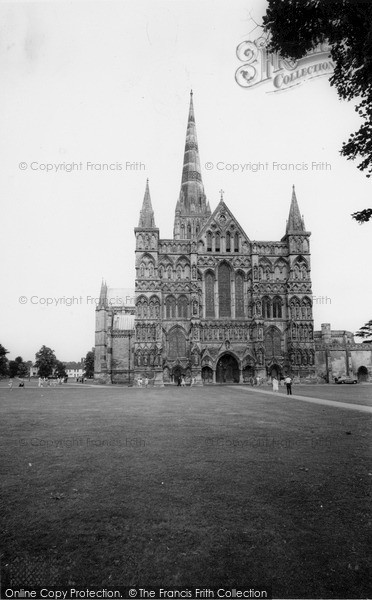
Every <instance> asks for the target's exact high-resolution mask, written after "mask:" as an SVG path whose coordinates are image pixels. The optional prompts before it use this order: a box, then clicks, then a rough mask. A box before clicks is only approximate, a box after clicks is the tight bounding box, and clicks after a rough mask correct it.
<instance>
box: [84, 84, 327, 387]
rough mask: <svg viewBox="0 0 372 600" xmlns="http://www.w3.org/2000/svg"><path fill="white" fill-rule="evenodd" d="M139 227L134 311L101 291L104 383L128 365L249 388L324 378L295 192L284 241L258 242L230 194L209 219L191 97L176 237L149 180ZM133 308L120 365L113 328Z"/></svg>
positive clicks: (157, 378) (166, 378)
mask: <svg viewBox="0 0 372 600" xmlns="http://www.w3.org/2000/svg"><path fill="white" fill-rule="evenodd" d="M134 231H135V238H136V247H135V269H136V275H135V302H134V304H135V306H133V307H129V308H128V307H127V308H126V309H123V308H120V307H111V308H110V310H111V312H110V311H107V310H104V308H103V307H104V304H105V294H106V296H107V289H106V290H105V289H103V290H101V295H102V302H101V305H102V306H101V308H100V307H98V308H97V315H98V316H97V327H96V330H97V331H96V378H97V380H100V381H117V380H119V379H120V376H119V374H118V372H119V371H120V368H121V371H122V376H121V377H122V379H121V380H122V381H125V380H126V379H125V375H123V374H124V373H125V370H126V369H127V371H129V377H128V379H131V381H133V379H134V380H138V379H140V378H148V379H149V380H150V381H151V383H153V384H154V385H163V384H164V383H170V382H176V381H178V380H179V379H180V378H181V377H182V376H184V377H185V378H186V380H189V381H191V380H192V381H193V383H194V384H202V383H224V382H226V383H228V382H231V383H232V382H236V383H242V382H244V381H249V380H251V378H253V377H260V378H262V379H266V378H268V377H270V376H274V375H275V376H283V375H285V374H287V373H288V374H291V375H292V376H295V377H300V378H307V379H309V380H316V376H317V366H316V364H317V360H316V356H315V350H316V349H315V342H314V322H313V306H312V305H313V302H312V288H311V271H310V243H309V238H310V232H308V231H306V229H305V225H304V221H303V218H302V217H301V214H300V211H299V207H298V203H297V199H296V194H295V190H294V188H293V191H292V199H291V204H290V210H289V217H288V221H287V226H286V232H285V235H284V236H283V238H282V239H281V240H280V241H253V240H251V239H250V238H249V237H248V235H247V233H246V232H245V231H244V230H243V229H242V227H241V226H240V224H239V222H238V220H237V219H236V217H235V216H234V215H233V214H232V212H231V211H230V209H229V208H228V206H227V205H226V204H225V202H224V199H223V193H222V192H221V199H220V201H219V204H218V205H217V207H216V209H215V210H214V212H213V213H211V209H210V206H209V203H208V201H207V199H206V195H205V193H204V187H203V182H202V176H201V169H200V161H199V150H198V143H197V136H196V129H195V118H194V108H193V101H192V96H191V100H190V110H189V117H188V124H187V132H186V144H185V153H184V164H183V171H182V181H181V191H180V195H179V199H178V201H177V204H176V210H175V220H174V232H173V239H162V238H160V235H159V229H158V228H157V227H156V226H155V218H154V212H153V209H152V205H151V198H150V191H149V184H148V182H147V184H146V191H145V196H144V200H143V206H142V210H141V212H140V219H139V224H138V227H136V228H135V230H134ZM125 311H126V313H127V321H126V323H127V325H126V326H127V329H126V330H125V329H124V330H123V333H122V346H121V350H120V352H119V354H120V356H123V360H122V362H121V365H120V359H119V361H118V360H116V362H115V358H114V356H115V350H113V349H112V346H113V344H114V340H115V336H117V335H119V332H115V327H114V322H115V314H120V313H121V314H124V313H125ZM130 319H131V321H130ZM102 340H103V341H102ZM123 340H124V341H123ZM124 347H125V348H126V350H127V351H126V352H125V350H124ZM102 357H104V360H103V358H102ZM127 358H128V365H129V367H128V368H127V367H126V366H125V361H126V360H127ZM110 360H111V364H112V365H114V367H113V369H111V373H110V368H109V361H110ZM115 369H116V371H115ZM112 373H114V375H113V374H112ZM118 378H119V379H118Z"/></svg>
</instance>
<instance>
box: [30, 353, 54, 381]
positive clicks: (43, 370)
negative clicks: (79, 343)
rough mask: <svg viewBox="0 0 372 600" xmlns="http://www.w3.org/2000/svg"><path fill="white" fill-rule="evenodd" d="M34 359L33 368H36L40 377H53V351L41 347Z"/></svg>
mask: <svg viewBox="0 0 372 600" xmlns="http://www.w3.org/2000/svg"><path fill="white" fill-rule="evenodd" d="M35 358H36V361H35V366H36V367H37V368H38V371H39V376H40V377H50V375H53V372H54V369H55V367H56V363H57V358H56V355H55V354H54V350H51V349H50V348H48V347H47V346H42V347H41V348H40V350H39V352H36V355H35Z"/></svg>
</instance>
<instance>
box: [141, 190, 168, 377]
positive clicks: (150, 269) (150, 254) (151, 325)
mask: <svg viewBox="0 0 372 600" xmlns="http://www.w3.org/2000/svg"><path fill="white" fill-rule="evenodd" d="M134 234H135V237H136V250H135V256H136V260H135V266H136V283H135V304H136V317H135V344H134V373H135V377H137V379H138V378H139V377H140V376H141V374H142V373H143V374H144V376H147V377H148V378H149V379H152V380H153V381H154V384H155V385H163V377H162V359H161V353H162V331H161V314H160V307H161V302H160V294H161V286H160V278H159V229H158V228H157V227H156V225H155V218H154V211H153V209H152V205H151V197H150V188H149V180H147V182H146V189H145V196H144V198H143V203H142V209H141V212H140V218H139V223H138V227H136V228H135V230H134Z"/></svg>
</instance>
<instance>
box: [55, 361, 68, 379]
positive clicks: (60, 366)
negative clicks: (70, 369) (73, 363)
mask: <svg viewBox="0 0 372 600" xmlns="http://www.w3.org/2000/svg"><path fill="white" fill-rule="evenodd" d="M54 373H55V375H56V376H57V377H67V373H66V365H65V364H64V363H63V362H62V361H60V360H57V361H56V364H55V372H54Z"/></svg>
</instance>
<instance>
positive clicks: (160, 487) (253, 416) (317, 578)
mask: <svg viewBox="0 0 372 600" xmlns="http://www.w3.org/2000/svg"><path fill="white" fill-rule="evenodd" d="M339 387H341V386H339ZM345 387H346V386H345ZM349 388H352V389H348V392H347V393H348V394H349V395H350V396H351V395H352V394H353V393H354V392H355V390H356V389H357V388H358V386H349ZM311 389H312V388H311ZM311 389H310V392H311ZM336 391H337V390H336ZM296 393H297V391H296ZM312 393H313V394H314V392H312ZM342 393H344V392H342ZM314 395H315V394H314ZM334 399H336V396H335V397H334ZM348 401H350V399H348ZM0 409H1V425H0V427H1V432H0V433H1V435H0V439H1V444H2V449H1V450H2V451H1V456H2V458H1V460H2V463H3V464H2V472H3V476H2V479H1V487H2V498H3V503H2V507H1V516H2V527H1V540H2V564H3V565H5V569H7V568H10V567H11V565H12V564H15V562H17V561H26V562H27V561H28V564H31V565H32V564H35V565H37V564H40V561H41V562H42V561H46V560H49V561H50V560H51V559H53V560H54V564H55V565H57V567H56V568H57V575H55V576H56V577H57V578H58V583H60V584H61V585H62V584H64V585H76V586H79V587H83V586H84V585H85V586H87V585H97V586H100V587H105V586H106V587H111V588H112V587H115V586H130V585H138V586H146V585H148V586H157V585H161V586H163V587H165V586H169V587H170V586H190V585H192V586H197V587H215V586H217V585H220V584H221V585H223V586H225V587H227V586H231V587H237V586H240V587H242V586H250V587H254V586H255V585H256V587H258V586H259V585H260V586H261V587H264V585H270V584H271V585H272V590H273V596H274V597H275V598H366V597H371V594H372V589H371V578H370V571H369V565H370V558H371V557H370V554H369V553H370V549H369V543H368V542H369V541H370V526H371V517H370V508H371V498H370V490H371V481H372V477H371V473H372V467H371V464H370V442H371V436H370V425H371V424H370V421H371V417H370V415H367V414H362V413H359V412H357V411H355V412H354V411H352V410H343V409H342V408H340V409H339V408H331V407H327V406H319V405H314V404H310V403H305V402H296V401H295V400H288V399H287V398H286V397H285V396H281V397H273V396H270V395H267V396H265V395H263V394H257V395H255V394H252V393H247V395H245V394H244V393H242V392H238V391H236V390H234V388H233V387H229V388H226V387H220V386H215V387H213V386H210V387H204V388H186V389H182V388H176V387H167V388H164V389H131V388H120V387H115V386H114V387H107V388H92V387H84V386H81V387H80V388H78V387H77V386H69V385H68V384H67V385H66V386H63V387H58V388H55V389H53V388H46V389H38V388H35V387H31V388H30V387H26V388H25V389H19V388H15V389H13V390H12V391H11V392H9V390H7V389H6V388H5V387H3V388H1V389H0ZM46 583H47V582H46Z"/></svg>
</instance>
